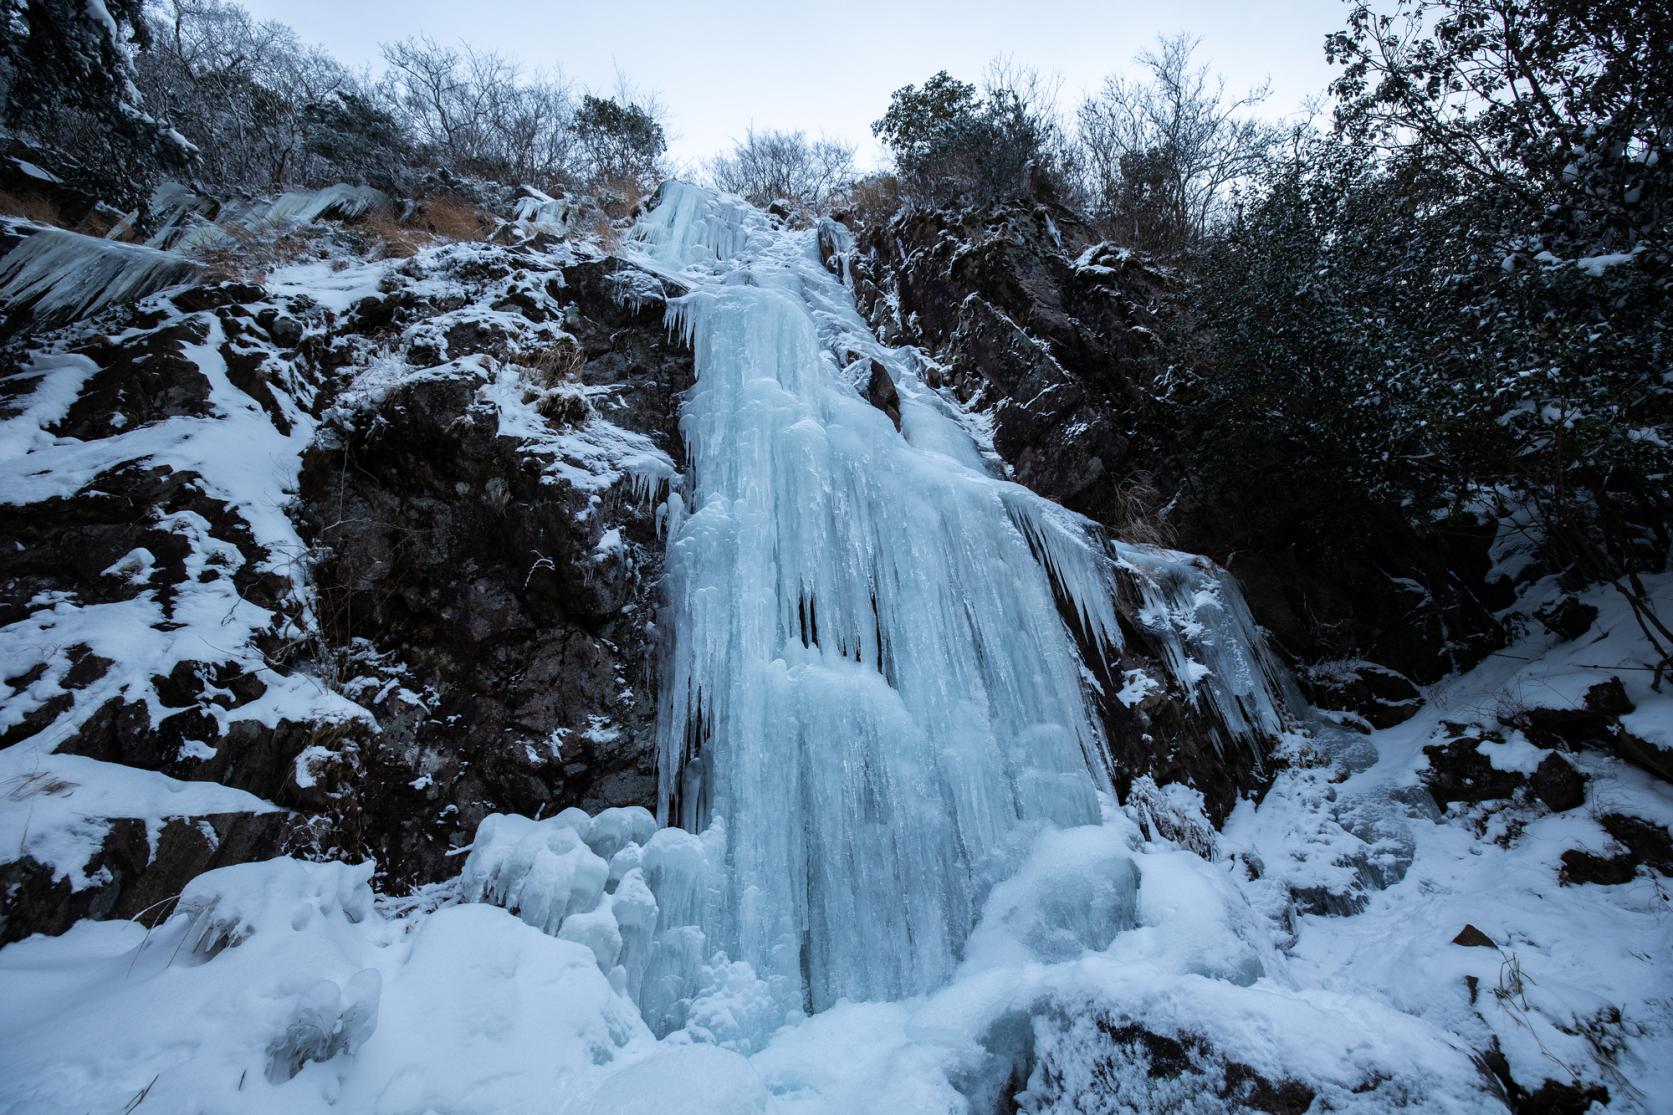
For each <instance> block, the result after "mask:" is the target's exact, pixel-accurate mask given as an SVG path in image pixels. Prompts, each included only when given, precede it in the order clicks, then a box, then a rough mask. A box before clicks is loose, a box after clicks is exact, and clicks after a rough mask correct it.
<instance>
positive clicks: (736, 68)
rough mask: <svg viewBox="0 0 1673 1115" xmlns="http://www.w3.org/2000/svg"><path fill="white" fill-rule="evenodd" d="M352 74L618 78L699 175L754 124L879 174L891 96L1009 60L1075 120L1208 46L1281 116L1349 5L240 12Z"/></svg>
mask: <svg viewBox="0 0 1673 1115" xmlns="http://www.w3.org/2000/svg"><path fill="white" fill-rule="evenodd" d="M241 2H242V3H243V4H244V6H245V7H247V8H248V9H250V10H251V11H252V12H253V13H255V14H257V15H259V16H261V17H263V18H268V19H277V20H280V21H282V22H285V23H288V24H290V25H291V26H292V27H294V28H295V29H296V31H297V33H298V34H299V35H300V36H301V38H302V39H303V40H304V41H306V42H310V43H317V44H319V45H321V46H324V47H325V48H326V49H328V50H329V51H330V52H331V53H332V54H334V55H336V56H337V58H338V59H339V60H341V61H343V62H345V63H348V64H350V65H351V66H356V67H359V66H362V65H373V66H374V67H375V66H377V64H378V44H379V43H381V42H388V41H392V40H395V39H401V38H405V37H407V36H409V35H417V34H420V33H424V34H428V35H430V36H431V37H432V38H435V39H437V40H440V41H442V42H458V41H461V40H463V41H468V42H470V43H472V44H473V45H475V46H478V47H483V48H487V49H490V50H494V51H497V52H498V53H500V54H503V55H506V56H507V57H510V58H513V59H515V60H516V61H518V62H519V63H521V64H522V65H523V66H524V67H525V68H526V69H530V70H537V69H548V70H549V69H552V68H557V69H560V70H561V71H562V72H563V74H564V75H565V76H566V77H568V78H569V79H571V80H572V81H575V82H577V83H578V84H580V85H583V86H588V87H591V88H594V89H599V90H603V91H608V90H609V89H611V88H612V87H613V86H614V84H615V73H616V69H617V67H620V68H621V70H622V71H624V72H625V73H626V74H627V76H628V77H629V78H630V79H632V81H633V82H634V83H635V84H637V85H639V86H642V87H646V88H650V89H654V90H656V91H657V92H658V93H659V94H660V95H661V98H662V101H663V103H664V104H665V105H666V107H667V108H668V110H669V130H670V132H671V133H672V141H671V144H670V152H671V153H672V154H673V155H674V157H675V158H676V159H680V160H684V161H694V160H698V159H702V158H704V157H707V156H708V155H711V154H713V153H715V152H717V151H720V150H723V149H726V148H728V147H729V146H730V145H731V141H732V140H734V139H737V138H740V137H742V135H743V134H744V132H745V130H746V129H747V128H749V127H750V126H751V125H752V124H753V125H754V126H755V127H756V128H758V129H766V128H782V129H788V130H801V131H804V132H807V133H808V134H809V135H811V136H819V135H826V136H830V137H832V138H840V139H845V140H847V141H849V142H851V143H854V144H856V145H857V146H858V147H859V149H860V156H861V160H862V162H871V161H874V159H875V154H876V146H875V144H874V143H873V141H872V138H871V133H870V124H871V121H873V120H875V119H876V118H877V117H879V116H881V115H882V114H883V111H884V109H885V108H886V107H887V106H888V102H889V94H890V93H891V92H892V91H893V90H895V89H898V88H899V87H900V86H902V85H906V84H909V83H911V84H917V83H920V82H922V81H923V80H924V79H925V78H926V77H929V76H930V75H931V74H933V73H934V72H935V71H936V70H940V69H945V70H947V71H949V72H950V73H952V75H953V76H954V77H957V78H961V79H963V80H965V81H979V80H980V78H981V74H982V70H983V68H984V67H985V66H986V65H987V63H988V61H989V60H990V59H991V58H993V57H994V56H995V55H1000V54H1009V55H1011V56H1012V58H1013V59H1014V60H1015V61H1016V62H1018V63H1022V64H1024V65H1030V66H1034V67H1037V68H1039V69H1041V70H1043V71H1050V72H1054V73H1056V74H1058V75H1060V76H1061V77H1062V78H1063V102H1064V103H1065V106H1066V107H1069V106H1072V104H1073V103H1074V102H1076V101H1078V100H1079V99H1080V95H1081V93H1082V92H1083V91H1086V90H1090V89H1093V88H1095V87H1096V86H1097V85H1098V84H1099V83H1100V82H1101V81H1102V80H1103V77H1104V75H1105V74H1108V73H1110V72H1112V71H1115V70H1126V69H1129V68H1130V67H1131V64H1132V58H1133V55H1135V54H1136V53H1138V52H1139V51H1140V50H1141V49H1143V48H1144V47H1146V46H1148V45H1149V44H1151V43H1152V42H1153V41H1154V40H1155V38H1156V36H1157V35H1158V34H1173V33H1175V32H1178V31H1188V32H1190V33H1192V34H1195V35H1197V36H1199V37H1200V38H1201V39H1202V45H1201V46H1200V47H1199V48H1198V55H1197V57H1198V59H1199V60H1206V61H1209V62H1211V63H1212V64H1213V66H1214V67H1215V68H1216V69H1217V70H1219V71H1220V72H1221V73H1224V74H1225V75H1226V77H1227V79H1228V82H1229V84H1230V86H1231V88H1232V89H1233V90H1234V91H1241V90H1242V89H1243V88H1246V87H1247V86H1249V85H1252V84H1255V83H1258V82H1261V81H1264V80H1270V81H1271V84H1272V99H1271V100H1270V101H1269V102H1268V111H1269V112H1270V113H1271V114H1272V115H1287V114H1289V113H1292V112H1294V111H1296V110H1297V109H1299V108H1300V106H1301V103H1302V101H1303V100H1304V99H1305V98H1307V97H1309V96H1313V95H1320V96H1322V94H1323V91H1324V87H1325V85H1326V83H1328V82H1329V80H1330V78H1331V76H1332V70H1331V67H1330V66H1329V65H1327V64H1326V62H1325V60H1324V50H1323V42H1324V37H1325V35H1326V34H1327V33H1328V32H1330V31H1333V30H1335V29H1336V28H1338V27H1340V26H1341V25H1342V23H1343V22H1344V20H1345V17H1346V13H1347V4H1346V2H1345V0H1277V2H1272V0H1268V2H1260V3H1256V2H1253V0H1246V2H1238V0H1171V2H1167V0H1163V2H1158V0H1150V2H1144V3H1138V2H1133V0H1106V2H1103V3H1099V2H1097V0H1009V2H999V0H965V2H963V3H958V2H942V0H937V2H934V3H924V2H915V0H850V2H849V3H846V4H804V3H795V2H793V0H780V2H777V3H771V2H765V0H684V2H674V0H623V2H608V0H548V2H545V3H540V2H530V0H241Z"/></svg>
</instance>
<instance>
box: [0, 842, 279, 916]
mask: <svg viewBox="0 0 1673 1115" xmlns="http://www.w3.org/2000/svg"><path fill="white" fill-rule="evenodd" d="M106 823H107V824H108V826H109V828H108V831H107V832H106V834H105V838H104V842H103V844H102V845H101V846H100V849H99V851H98V852H97V853H95V854H94V856H93V858H92V859H91V860H89V861H88V863H87V872H88V874H89V876H90V878H91V882H90V883H89V884H85V885H82V886H80V887H75V886H72V884H71V882H70V880H69V879H68V878H67V877H64V876H55V873H54V871H53V870H52V868H51V867H49V866H47V865H46V864H43V863H41V862H39V861H38V860H35V859H33V858H31V857H27V856H26V857H24V858H22V859H17V860H12V861H10V862H7V863H0V894H4V895H5V896H6V900H5V902H4V903H0V944H8V943H10V942H12V941H17V940H21V939H23V938H24V937H27V936H29V935H30V934H32V933H49V934H55V933H62V932H64V930H66V929H68V928H69V927H70V926H71V925H73V924H74V923H75V922H76V921H78V920H80V919H81V918H134V917H140V916H141V915H143V917H144V920H145V921H146V923H147V924H152V925H155V924H157V923H158V922H160V921H162V920H163V919H164V918H166V917H167V916H168V915H169V913H170V912H172V900H173V899H174V897H175V896H177V895H178V894H179V893H180V891H181V889H182V888H183V887H184V886H185V885H186V884H187V883H188V882H190V881H191V879H192V878H194V877H195V876H197V875H200V874H202V873H203V872H205V871H208V870H210V869H212V868H216V867H227V866H229V865H231V864H235V863H246V862H249V861H251V860H261V859H270V858H271V857H273V856H276V855H282V854H284V853H285V852H286V851H288V850H290V849H291V848H292V847H293V846H295V845H297V844H299V843H300V842H301V841H302V840H303V839H304V834H303V831H302V828H301V826H300V825H299V822H298V820H297V818H296V817H294V816H293V815H291V814H288V813H215V814H210V815H208V816H202V817H170V818H168V819H167V821H165V822H164V823H163V825H162V827H161V829H160V831H159V832H158V833H157V834H156V839H155V843H154V844H153V842H152V840H151V838H150V837H149V836H148V835H147V832H146V823H145V821H143V820H139V819H135V818H113V819H111V820H109V821H108V822H106Z"/></svg>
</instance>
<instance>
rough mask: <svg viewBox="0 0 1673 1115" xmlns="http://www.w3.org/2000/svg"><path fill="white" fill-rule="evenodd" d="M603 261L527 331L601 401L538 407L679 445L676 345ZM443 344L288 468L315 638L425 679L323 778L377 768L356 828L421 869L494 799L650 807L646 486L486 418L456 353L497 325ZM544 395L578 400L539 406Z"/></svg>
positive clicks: (568, 419) (495, 805) (491, 410)
mask: <svg viewBox="0 0 1673 1115" xmlns="http://www.w3.org/2000/svg"><path fill="white" fill-rule="evenodd" d="M615 266H616V265H613V264H612V265H602V264H584V265H582V266H580V267H578V268H576V269H575V270H574V271H573V272H571V273H570V275H569V276H568V277H567V281H566V283H565V284H564V289H565V290H567V291H568V292H569V293H570V294H572V295H580V296H581V301H580V302H579V303H577V305H578V307H579V308H578V311H577V313H575V314H573V315H572V317H571V320H570V321H569V323H568V328H569V329H570V330H571V331H572V332H573V334H574V337H573V338H571V339H569V340H567V341H560V342H559V343H558V344H557V345H555V346H548V348H546V349H543V350H542V351H543V356H545V358H546V359H547V365H548V366H547V370H544V371H540V372H537V373H535V377H534V378H536V379H537V381H541V379H542V377H543V381H544V382H548V383H551V382H555V381H556V378H558V377H559V376H560V375H561V376H575V377H578V382H579V384H580V385H583V386H585V387H588V388H592V389H594V390H596V391H597V392H598V394H597V396H596V400H595V403H594V404H588V403H587V402H586V396H585V395H584V394H582V393H581V391H580V390H569V391H564V390H558V389H550V388H549V389H546V393H545V394H540V393H538V392H537V393H536V394H534V395H533V396H531V397H532V398H533V404H532V405H534V406H535V408H536V409H537V410H538V411H540V413H542V414H543V415H546V416H547V418H548V420H549V421H551V420H552V419H553V418H554V417H555V418H556V419H557V421H555V422H554V423H553V426H554V429H558V428H568V427H570V426H573V425H577V424H579V423H580V422H582V421H584V420H586V419H587V416H588V414H589V413H590V412H589V409H588V407H589V406H590V405H596V406H597V407H599V408H601V413H602V415H603V416H605V417H607V418H608V419H609V420H610V421H611V422H614V423H616V424H618V425H620V426H621V427H623V428H625V429H628V430H632V431H637V432H638V433H641V434H643V435H646V436H648V437H650V438H651V440H652V441H653V442H654V443H655V444H657V445H658V446H659V447H661V448H662V449H663V450H664V451H665V452H667V453H668V454H670V455H671V456H673V457H675V458H676V459H677V457H678V455H679V443H678V438H677V431H676V426H675V415H676V411H677V395H678V392H679V391H681V390H682V389H683V388H684V387H686V386H688V385H689V384H690V382H691V358H690V355H689V354H688V353H686V352H684V351H683V350H682V349H680V348H678V347H677V346H676V345H675V344H674V343H672V342H670V341H669V340H668V339H667V336H666V333H665V331H664V330H663V328H662V324H661V318H662V314H661V307H660V306H658V305H650V304H645V305H643V306H641V307H639V308H636V309H635V308H629V307H625V306H621V305H618V304H617V302H616V300H615V297H614V285H613V284H612V282H611V278H612V276H613V274H614V270H615ZM473 329H474V327H473ZM576 338H578V340H576ZM445 344H446V351H447V352H448V353H450V354H451V356H452V357H453V361H452V362H451V363H449V364H446V365H443V366H442V367H439V368H436V369H433V370H432V371H430V372H427V373H425V374H423V375H421V376H416V377H413V378H411V379H409V380H407V381H405V382H403V383H401V384H399V385H397V386H396V387H395V388H394V389H392V390H391V391H389V392H388V393H387V394H386V395H385V396H384V397H383V398H382V399H380V400H378V401H377V402H376V403H375V404H374V405H373V406H372V407H370V408H369V409H367V410H364V411H362V412H359V413H357V414H355V415H353V416H351V417H349V418H348V419H346V421H345V422H344V424H343V425H341V426H340V427H338V428H336V429H335V430H334V431H333V433H332V435H331V437H329V438H326V439H324V440H322V442H321V443H320V444H319V446H318V447H317V448H316V449H315V450H314V451H312V452H310V453H309V455H308V457H307V458H306V461H305V467H304V474H303V501H302V503H303V510H302V518H303V522H304V526H305V532H306V534H307V535H308V537H310V538H311V539H313V540H316V541H317V543H318V544H319V546H320V547H321V557H320V560H319V562H318V564H317V566H316V568H315V575H314V581H315V584H316V588H317V591H318V592H319V594H320V597H321V601H322V613H323V618H324V622H325V625H326V631H327V636H328V639H329V641H330V642H331V643H332V644H333V645H336V646H339V647H349V646H354V645H364V646H366V647H368V648H376V653H377V654H378V655H381V656H386V657H387V656H390V655H395V656H398V658H397V659H396V661H398V662H399V667H400V669H401V671H402V674H401V682H400V684H401V685H402V686H404V687H405V688H406V689H408V690H410V691H412V692H413V693H415V694H422V695H423V696H422V699H421V700H420V701H419V702H418V704H417V705H415V706H413V707H411V708H409V709H408V710H406V711H403V712H399V713H398V714H397V717H396V721H395V722H393V723H389V722H386V723H385V724H384V728H383V731H382V732H380V733H379V734H378V735H377V737H376V738H375V739H371V740H368V741H365V742H364V744H363V745H361V746H359V747H358V748H357V749H356V751H355V753H354V754H353V755H347V756H345V757H344V759H343V761H342V763H341V765H340V767H338V768H337V769H336V770H335V773H332V772H331V771H328V772H327V776H328V777H331V778H335V779H337V780H339V782H341V783H342V785H343V786H344V787H346V786H348V785H351V784H353V783H354V782H356V781H359V780H364V779H372V780H373V781H374V782H375V783H377V784H380V785H382V786H384V787H385V791H384V792H387V793H388V794H390V795H391V800H390V801H388V802H386V803H383V804H380V807H379V808H378V809H377V810H375V811H361V813H360V816H359V817H358V819H357V821H356V825H357V829H358V831H359V833H360V837H361V839H363V840H364V841H365V842H366V843H367V846H368V847H369V848H371V849H372V850H373V851H374V853H375V854H376V855H377V857H378V859H379V861H380V863H381V864H383V865H384V866H385V868H386V870H388V871H389V872H390V873H391V874H392V875H395V876H396V877H399V878H404V879H415V880H423V879H430V878H436V877H440V876H442V875H445V874H446V873H448V872H449V871H450V870H451V869H452V864H451V861H449V860H447V859H446V858H445V853H446V852H447V851H448V849H449V848H450V847H453V846H457V845H459V844H460V843H462V842H465V841H468V839H469V836H470V833H471V832H472V831H474V829H475V827H476V825H477V823H478V822H479V821H480V820H481V819H482V817H483V816H485V815H487V814H488V813H490V812H496V811H500V812H516V813H525V814H528V815H531V816H533V815H542V814H544V815H550V814H551V813H554V812H556V811H558V810H560V809H562V808H565V807H567V806H570V805H579V806H582V807H584V808H587V809H589V810H596V809H599V808H603V807H606V806H612V805H645V806H651V807H654V806H655V768H654V760H653V755H654V745H653V742H652V734H653V719H654V701H653V698H654V679H653V677H652V676H651V675H650V672H649V666H650V654H649V646H648V644H647V641H646V624H647V622H648V621H649V620H650V619H651V617H652V615H653V612H654V605H655V597H654V587H655V583H656V578H657V573H658V570H659V568H660V562H661V543H660V540H659V539H658V537H657V532H656V524H655V518H654V509H655V503H656V499H655V498H653V497H654V496H655V493H654V492H652V493H650V496H647V494H646V493H644V492H643V491H640V490H636V487H635V485H636V483H637V482H636V481H634V480H633V479H632V478H630V477H627V476H623V477H621V478H620V479H619V480H617V481H615V482H613V483H612V482H609V481H608V480H607V478H600V480H599V481H597V482H593V481H589V482H587V483H577V482H575V481H573V480H571V479H568V477H569V476H571V475H573V472H574V469H573V466H569V467H567V468H558V467H556V466H555V458H554V456H553V453H554V452H555V450H553V449H552V448H549V447H544V446H542V445H541V444H540V443H538V442H529V441H526V440H523V439H522V438H520V437H519V436H516V435H513V434H510V433H508V432H507V431H506V430H504V429H502V428H501V425H500V420H499V417H498V412H497V411H496V409H495V407H494V406H492V405H490V404H488V403H485V402H484V401H483V399H482V398H481V392H482V391H483V390H484V389H485V385H486V383H487V379H486V377H485V375H484V373H483V372H481V371H480V370H478V369H477V366H476V365H475V364H473V363H471V362H469V361H461V359H460V358H461V357H465V356H468V355H470V350H471V349H473V348H475V347H477V346H484V347H487V348H489V349H492V350H494V351H495V352H500V353H508V352H512V351H513V350H515V349H516V348H517V340H516V338H515V337H514V336H513V335H512V334H509V333H504V332H483V331H482V330H481V329H474V331H471V332H468V333H467V332H466V331H464V330H462V328H461V327H459V326H454V327H451V328H450V329H449V330H448V332H447V335H446V342H445ZM554 348H555V349H557V350H559V351H558V352H557V354H556V355H551V353H552V350H553V349H554ZM560 365H561V367H563V368H567V369H568V370H567V371H563V372H561V373H560V372H558V371H556V370H555V369H556V368H557V367H559V366H560ZM560 396H561V401H567V400H573V401H574V402H576V403H578V404H580V406H579V409H577V408H574V407H570V408H561V407H558V405H557V404H556V403H548V400H550V399H553V398H557V397H560ZM557 452H561V450H560V451H557ZM327 792H328V793H337V792H339V791H337V790H330V791H327Z"/></svg>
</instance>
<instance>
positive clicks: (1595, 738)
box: [1507, 677, 1673, 781]
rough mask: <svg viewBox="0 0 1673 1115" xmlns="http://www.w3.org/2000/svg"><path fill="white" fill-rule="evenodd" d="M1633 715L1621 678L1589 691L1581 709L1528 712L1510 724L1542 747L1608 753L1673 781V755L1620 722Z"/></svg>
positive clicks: (1538, 709) (1595, 686) (1524, 712)
mask: <svg viewBox="0 0 1673 1115" xmlns="http://www.w3.org/2000/svg"><path fill="white" fill-rule="evenodd" d="M1632 711H1633V703H1632V700H1631V699H1630V698H1629V697H1628V696H1627V693H1626V687H1625V686H1624V685H1622V684H1621V679H1620V678H1615V677H1612V678H1610V679H1608V680H1607V681H1602V682H1599V683H1598V684H1596V685H1594V686H1592V687H1591V688H1590V689H1588V690H1586V695H1585V697H1584V699H1583V700H1582V702H1581V704H1580V706H1579V707H1578V708H1574V707H1569V708H1530V709H1524V710H1520V711H1518V712H1516V713H1515V714H1513V715H1511V716H1509V717H1508V718H1507V721H1508V722H1509V723H1511V724H1513V725H1514V726H1516V727H1519V728H1521V729H1522V730H1524V731H1525V732H1527V734H1528V738H1530V739H1532V740H1533V741H1534V742H1535V743H1537V744H1539V745H1540V746H1542V747H1562V748H1568V749H1578V748H1586V747H1589V748H1592V749H1594V750H1598V751H1605V752H1608V753H1609V754H1612V755H1615V756H1617V757H1618V758H1620V759H1622V760H1624V761H1626V762H1629V763H1632V764H1633V765H1634V766H1637V767H1640V768H1642V769H1643V770H1646V771H1648V772H1649V773H1651V774H1654V775H1656V776H1657V777H1659V778H1664V779H1667V780H1669V781H1673V751H1670V750H1668V749H1667V748H1664V747H1659V746H1657V745H1656V744H1653V743H1651V742H1649V741H1648V740H1644V739H1640V738H1639V737H1638V736H1635V735H1633V734H1632V733H1631V732H1629V731H1628V730H1627V729H1626V727H1625V725H1623V724H1622V723H1621V719H1620V718H1621V717H1622V716H1625V715H1627V714H1628V713H1630V712H1632Z"/></svg>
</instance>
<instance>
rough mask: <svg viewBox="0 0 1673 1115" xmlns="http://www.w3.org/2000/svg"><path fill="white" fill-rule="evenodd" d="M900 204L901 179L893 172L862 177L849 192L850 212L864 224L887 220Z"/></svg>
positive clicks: (848, 207)
mask: <svg viewBox="0 0 1673 1115" xmlns="http://www.w3.org/2000/svg"><path fill="white" fill-rule="evenodd" d="M900 206H901V189H900V179H898V178H896V177H895V176H894V175H892V174H873V175H872V176H870V177H869V178H862V179H860V180H859V181H858V182H856V183H854V186H853V188H852V189H851V190H850V191H849V193H848V206H847V209H848V212H849V213H851V214H852V215H853V216H854V218H855V219H856V220H857V221H858V222H859V223H860V224H862V225H874V224H878V223H880V222H886V221H888V220H889V218H891V217H893V216H894V215H895V213H896V212H897V211H898V210H899V209H900Z"/></svg>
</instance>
